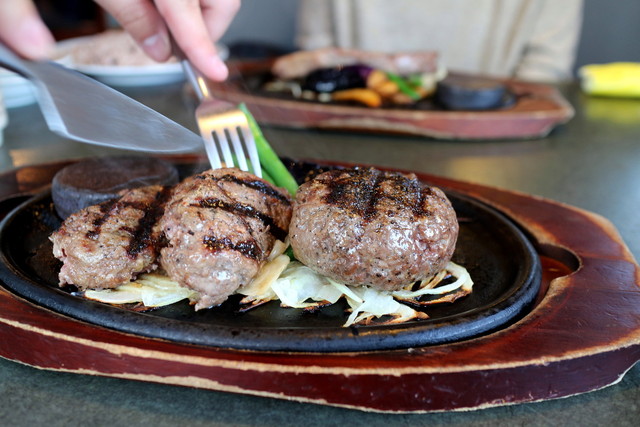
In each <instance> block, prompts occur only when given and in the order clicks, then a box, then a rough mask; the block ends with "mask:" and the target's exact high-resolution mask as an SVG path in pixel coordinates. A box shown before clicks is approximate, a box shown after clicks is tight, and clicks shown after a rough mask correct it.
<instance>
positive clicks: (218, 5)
mask: <svg viewBox="0 0 640 427" xmlns="http://www.w3.org/2000/svg"><path fill="white" fill-rule="evenodd" d="M201 4H202V15H203V16H204V22H205V25H206V26H207V30H208V31H209V36H210V37H211V39H212V40H213V41H218V40H220V38H221V37H222V36H223V35H224V33H225V32H226V31H227V29H228V28H229V25H231V22H232V21H233V18H234V17H235V16H236V14H237V13H238V10H240V0H202V1H201Z"/></svg>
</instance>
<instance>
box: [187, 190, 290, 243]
mask: <svg viewBox="0 0 640 427" xmlns="http://www.w3.org/2000/svg"><path fill="white" fill-rule="evenodd" d="M191 206H194V207H201V208H206V209H222V210H224V211H226V212H229V213H232V214H234V215H240V216H244V217H252V218H255V219H257V220H259V221H262V223H263V224H264V225H265V226H267V227H268V230H269V232H270V233H271V234H272V235H273V237H275V238H276V239H278V240H281V241H284V240H285V238H286V237H287V231H286V230H283V229H282V228H280V227H279V226H278V225H277V224H276V222H275V220H274V218H272V217H270V216H269V215H266V214H264V213H262V212H260V211H258V210H257V209H255V208H254V207H253V206H249V205H244V204H242V203H237V202H236V203H227V202H225V201H223V200H220V199H216V198H206V199H201V200H199V201H198V202H197V203H193V204H191Z"/></svg>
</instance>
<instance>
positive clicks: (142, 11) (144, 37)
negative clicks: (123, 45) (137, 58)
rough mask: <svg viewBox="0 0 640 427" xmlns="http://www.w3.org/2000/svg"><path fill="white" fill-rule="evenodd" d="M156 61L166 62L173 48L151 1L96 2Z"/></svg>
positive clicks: (113, 0) (103, 0)
mask: <svg viewBox="0 0 640 427" xmlns="http://www.w3.org/2000/svg"><path fill="white" fill-rule="evenodd" d="M96 3H98V4H100V6H102V7H103V8H104V9H105V10H107V11H108V12H109V13H110V14H111V15H113V17H114V18H115V19H116V20H117V21H118V22H119V23H120V25H122V27H123V28H124V29H125V30H126V31H127V32H128V33H129V34H130V35H131V37H133V39H134V40H135V41H136V42H137V43H138V44H139V45H140V47H141V48H142V49H143V50H144V51H145V52H146V54H147V55H149V56H150V57H151V58H153V59H155V60H156V61H160V62H161V61H166V60H167V59H169V57H170V56H171V47H170V44H169V36H168V31H167V28H166V25H165V24H164V21H163V19H162V16H160V13H159V12H158V10H157V9H156V8H155V6H154V4H153V2H152V1H151V0H96Z"/></svg>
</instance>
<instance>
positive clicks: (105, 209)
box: [85, 199, 118, 240]
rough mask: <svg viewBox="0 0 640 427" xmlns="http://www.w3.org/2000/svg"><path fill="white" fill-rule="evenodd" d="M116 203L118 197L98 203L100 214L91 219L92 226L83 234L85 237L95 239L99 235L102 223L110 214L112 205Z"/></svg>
mask: <svg viewBox="0 0 640 427" xmlns="http://www.w3.org/2000/svg"><path fill="white" fill-rule="evenodd" d="M116 203H118V199H114V200H109V201H106V202H104V203H102V204H101V205H100V212H101V213H102V216H100V217H98V218H96V219H95V220H93V227H94V228H93V229H91V230H89V231H87V233H86V234H85V236H86V237H87V239H91V240H96V239H97V238H98V237H99V236H100V232H101V229H102V224H104V223H105V222H107V220H108V219H109V217H110V216H111V211H112V210H113V207H114V206H115V205H116Z"/></svg>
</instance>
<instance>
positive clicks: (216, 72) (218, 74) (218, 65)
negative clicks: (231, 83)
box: [209, 56, 229, 81]
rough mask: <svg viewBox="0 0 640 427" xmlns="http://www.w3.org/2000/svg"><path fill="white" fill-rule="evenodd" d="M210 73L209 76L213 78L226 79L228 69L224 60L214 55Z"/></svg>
mask: <svg viewBox="0 0 640 427" xmlns="http://www.w3.org/2000/svg"><path fill="white" fill-rule="evenodd" d="M210 74H211V75H210V76H209V77H211V78H212V79H214V80H217V81H223V80H226V78H227V77H228V76H229V69H228V68H227V64H225V63H224V61H223V60H221V59H220V58H219V57H218V56H215V57H214V58H213V61H212V66H211V73H210Z"/></svg>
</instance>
